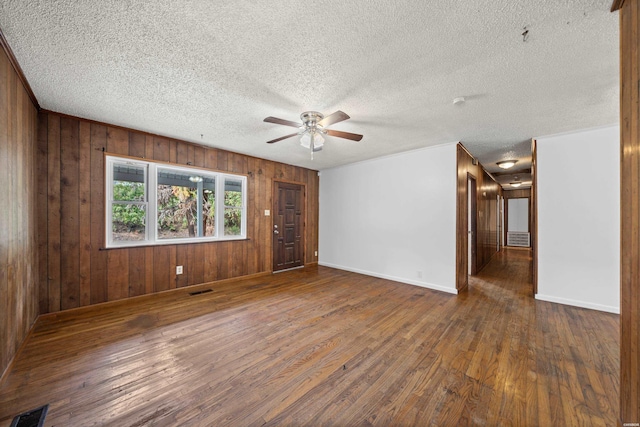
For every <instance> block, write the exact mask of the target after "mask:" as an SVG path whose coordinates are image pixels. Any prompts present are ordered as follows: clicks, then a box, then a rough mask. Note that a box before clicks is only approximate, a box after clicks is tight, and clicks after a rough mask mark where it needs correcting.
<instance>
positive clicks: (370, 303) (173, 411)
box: [0, 250, 619, 426]
mask: <svg viewBox="0 0 640 427" xmlns="http://www.w3.org/2000/svg"><path fill="white" fill-rule="evenodd" d="M207 288H211V289H212V291H211V292H205V293H201V294H199V295H195V296H190V295H189V291H192V292H193V291H194V290H196V289H200V290H203V289H207ZM618 393H619V320H618V316H617V315H613V314H608V313H601V312H596V311H590V310H585V309H580V308H574V307H568V306H562V305H556V304H552V303H547V302H542V301H535V300H534V299H533V298H532V296H531V283H530V252H529V251H518V250H507V251H506V252H505V253H501V254H498V255H496V256H495V257H494V258H493V260H492V261H491V262H490V263H489V265H488V266H487V267H486V268H485V269H484V270H483V271H482V272H481V273H480V274H479V275H478V276H477V277H474V278H471V279H470V289H469V292H468V294H462V295H460V296H453V295H448V294H445V293H441V292H435V291H430V290H428V289H423V288H419V287H415V286H411V285H405V284H400V283H395V282H390V281H386V280H382V279H376V278H371V277H367V276H361V275H358V274H353V273H348V272H344V271H339V270H333V269H330V268H325V267H315V268H307V269H304V270H295V271H291V272H285V273H280V274H277V275H273V276H263V277H257V278H252V279H246V280H231V281H227V282H224V283H218V284H215V285H210V286H200V287H198V288H189V289H179V290H176V291H172V292H169V293H164V294H159V295H151V296H143V297H139V298H136V299H133V300H126V301H123V302H115V303H108V304H103V305H98V306H91V307H87V308H81V309H77V310H74V311H69V312H62V313H56V314H52V315H48V316H44V317H41V318H40V319H39V320H38V322H37V324H36V327H35V330H34V332H33V333H32V334H31V336H30V337H29V338H28V340H27V342H26V343H25V345H24V347H23V349H22V351H21V352H20V354H19V355H18V357H17V359H16V360H15V363H14V365H13V367H12V369H11V371H10V373H9V375H8V376H7V377H6V379H5V381H4V382H3V384H1V385H0V425H8V424H9V423H10V421H11V419H12V418H13V416H14V415H16V414H18V413H21V412H24V411H26V410H29V409H32V408H36V407H38V406H40V405H43V404H46V403H49V404H50V408H49V413H48V415H47V423H46V425H48V426H90V425H115V426H146V425H158V426H165V425H167V426H168V425H195V426H213V425H234V426H235V425H238V426H258V425H269V426H273V425H314V426H315V425H341V426H342V425H381V426H386V425H419V426H428V425H434V426H449V425H451V426H453V425H455V426H461V425H485V426H497V425H513V426H525V425H529V426H569V425H595V426H612V425H615V424H616V418H617V408H618Z"/></svg>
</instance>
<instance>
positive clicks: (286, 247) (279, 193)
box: [273, 181, 305, 271]
mask: <svg viewBox="0 0 640 427" xmlns="http://www.w3.org/2000/svg"><path fill="white" fill-rule="evenodd" d="M274 187H275V188H274V200H273V271H280V270H286V269H289V268H295V267H300V266H302V265H304V262H303V259H304V253H303V248H304V241H303V236H304V196H305V195H304V186H302V185H299V184H291V183H285V182H277V181H276V182H275V183H274Z"/></svg>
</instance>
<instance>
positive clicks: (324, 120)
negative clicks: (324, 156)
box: [264, 111, 362, 159]
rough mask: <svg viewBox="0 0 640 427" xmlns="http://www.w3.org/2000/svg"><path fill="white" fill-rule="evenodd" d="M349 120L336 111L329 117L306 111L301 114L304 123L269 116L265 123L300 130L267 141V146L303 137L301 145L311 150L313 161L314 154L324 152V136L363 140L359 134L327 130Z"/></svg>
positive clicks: (343, 114)
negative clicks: (299, 136)
mask: <svg viewBox="0 0 640 427" xmlns="http://www.w3.org/2000/svg"><path fill="white" fill-rule="evenodd" d="M349 118H350V117H349V116H348V115H347V114H345V113H343V112H342V111H336V112H335V113H333V114H331V115H328V116H327V117H325V116H324V115H323V114H322V113H318V112H317V111H306V112H304V113H302V114H300V120H302V123H296V122H292V121H290V120H284V119H279V118H277V117H271V116H269V117H267V118H266V119H264V121H265V122H267V123H275V124H277V125H284V126H291V127H294V128H298V132H295V133H292V134H289V135H285V136H282V137H280V138H276V139H272V140H271V141H267V144H273V143H274V142H278V141H282V140H283V139H287V138H291V137H292V136H296V135H301V138H300V144H301V145H302V146H303V147H305V148H309V149H310V150H311V158H312V159H313V153H314V152H316V151H320V150H322V146H323V145H324V138H323V137H322V135H330V136H337V137H338V138H345V139H350V140H352V141H360V140H361V139H362V135H358V134H357V133H350V132H342V131H339V130H332V129H326V127H327V126H330V125H332V124H334V123H338V122H342V121H344V120H347V119H349Z"/></svg>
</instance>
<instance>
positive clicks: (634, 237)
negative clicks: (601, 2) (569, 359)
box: [618, 0, 640, 425]
mask: <svg viewBox="0 0 640 427" xmlns="http://www.w3.org/2000/svg"><path fill="white" fill-rule="evenodd" d="M618 3H622V2H618ZM619 13H620V58H621V62H620V72H621V75H620V83H621V89H620V144H621V146H620V157H621V159H620V160H621V163H620V176H621V182H620V191H621V194H620V195H621V197H620V200H621V202H620V216H621V218H620V220H621V221H620V227H621V229H620V250H621V251H620V255H621V257H620V258H621V268H620V279H621V293H620V320H621V321H620V329H621V337H620V343H621V349H620V364H621V366H620V421H621V424H622V425H632V424H625V423H640V353H639V352H640V349H639V348H638V347H639V346H640V344H639V343H640V107H639V101H640V99H639V96H638V91H639V90H640V87H639V85H640V53H639V51H640V1H639V0H625V1H624V3H622V9H620V12H619Z"/></svg>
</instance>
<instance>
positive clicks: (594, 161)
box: [536, 126, 620, 313]
mask: <svg viewBox="0 0 640 427" xmlns="http://www.w3.org/2000/svg"><path fill="white" fill-rule="evenodd" d="M537 141H538V145H537V149H538V294H537V295H536V298H537V299H540V300H545V301H551V302H557V303H562V304H569V305H576V306H579V307H585V308H592V309H596V310H602V311H608V312H612V313H619V312H620V182H619V180H620V155H619V149H620V128H619V127H618V126H611V127H606V128H599V129H592V130H587V131H582V132H576V133H570V134H562V135H556V136H549V137H543V138H537Z"/></svg>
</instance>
